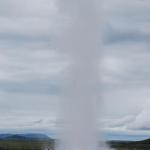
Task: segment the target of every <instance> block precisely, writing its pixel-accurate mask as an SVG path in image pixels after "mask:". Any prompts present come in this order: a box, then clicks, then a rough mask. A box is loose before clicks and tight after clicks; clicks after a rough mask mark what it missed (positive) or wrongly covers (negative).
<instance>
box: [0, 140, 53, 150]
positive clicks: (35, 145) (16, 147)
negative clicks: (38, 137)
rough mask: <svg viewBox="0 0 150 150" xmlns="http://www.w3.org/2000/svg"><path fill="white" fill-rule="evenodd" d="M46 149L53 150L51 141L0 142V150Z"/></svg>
mask: <svg viewBox="0 0 150 150" xmlns="http://www.w3.org/2000/svg"><path fill="white" fill-rule="evenodd" d="M46 147H49V148H50V149H53V147H54V145H53V142H52V141H21V140H19V141H17V140H13V141H12V140H11V141H10V140H1V141H0V150H44V149H45V148H46Z"/></svg>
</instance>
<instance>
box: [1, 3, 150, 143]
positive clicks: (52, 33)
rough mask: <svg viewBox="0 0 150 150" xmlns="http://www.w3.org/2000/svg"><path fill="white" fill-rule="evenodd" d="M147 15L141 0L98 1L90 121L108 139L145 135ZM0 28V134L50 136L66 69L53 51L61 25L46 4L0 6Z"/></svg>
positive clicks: (54, 8)
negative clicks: (97, 96)
mask: <svg viewBox="0 0 150 150" xmlns="http://www.w3.org/2000/svg"><path fill="white" fill-rule="evenodd" d="M149 7H150V2H149V1H146V0H132V1H130V0H126V1H124V0H105V1H104V2H103V3H102V7H100V8H103V10H102V11H101V12H102V15H101V16H100V18H97V19H99V21H101V24H102V26H101V27H100V30H101V35H102V36H101V37H100V42H101V41H102V42H101V43H102V46H101V47H100V48H99V49H100V51H101V56H100V61H99V62H100V64H99V71H100V83H99V91H100V93H101V100H102V102H101V103H100V104H99V108H98V112H97V113H98V116H99V117H98V122H99V124H101V127H102V128H103V129H104V133H105V137H106V138H108V139H122V140H124V139H131V140H139V139H144V138H148V137H149V135H150V118H149V116H150V100H149V99H150V92H149V89H150V80H149V76H150V71H149V65H150V50H149V48H150V45H149V42H150V31H149V25H150V23H149V20H150V17H149V13H150V9H149ZM0 22H1V23H0V132H1V133H8V132H11V133H24V132H35V133H36V132H38V133H46V134H48V135H50V136H53V135H54V133H55V132H56V131H57V129H58V127H59V125H60V122H59V119H58V118H59V112H60V101H61V94H62V93H61V91H62V83H63V79H64V74H65V72H66V70H67V67H68V65H69V62H70V60H69V58H68V57H67V55H66V54H65V53H63V52H62V51H58V50H57V48H56V43H57V36H58V35H59V34H60V33H61V32H62V31H63V29H64V28H65V24H66V22H67V21H66V18H65V16H63V15H62V14H61V12H60V10H59V9H58V5H57V2H56V1H54V0H1V1H0ZM101 28H102V29H101ZM100 118H101V119H100ZM99 126H100V125H99Z"/></svg>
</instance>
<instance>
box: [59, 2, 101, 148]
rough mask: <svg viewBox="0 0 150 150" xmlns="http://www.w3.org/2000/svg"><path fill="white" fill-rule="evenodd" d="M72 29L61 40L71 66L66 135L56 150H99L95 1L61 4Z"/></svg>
mask: <svg viewBox="0 0 150 150" xmlns="http://www.w3.org/2000/svg"><path fill="white" fill-rule="evenodd" d="M59 4H60V7H61V10H62V12H63V13H64V14H65V15H66V16H67V17H68V18H69V26H68V27H67V29H66V30H65V32H64V33H63V34H62V36H61V44H60V45H61V47H60V49H61V50H63V51H65V52H67V53H68V54H69V56H70V58H71V65H70V68H69V71H68V72H67V76H66V80H65V81H66V83H65V87H64V93H65V96H64V99H63V103H62V105H63V112H62V114H63V116H62V121H63V124H62V126H63V132H62V135H61V139H60V143H59V146H58V147H57V149H59V150H97V149H98V138H97V130H96V103H97V100H98V99H99V93H98V88H99V69H98V67H99V65H98V64H99V62H98V61H99V57H100V53H99V51H100V50H99V48H98V47H99V46H98V45H99V43H100V40H99V39H100V37H99V31H100V24H99V22H100V20H99V18H100V17H98V13H97V1H96V0H60V1H59Z"/></svg>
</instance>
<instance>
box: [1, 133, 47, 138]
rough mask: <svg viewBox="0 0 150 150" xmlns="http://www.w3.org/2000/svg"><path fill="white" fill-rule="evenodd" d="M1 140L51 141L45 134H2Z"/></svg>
mask: <svg viewBox="0 0 150 150" xmlns="http://www.w3.org/2000/svg"><path fill="white" fill-rule="evenodd" d="M0 140H50V138H49V137H48V136H47V135H45V134H33V133H30V134H0Z"/></svg>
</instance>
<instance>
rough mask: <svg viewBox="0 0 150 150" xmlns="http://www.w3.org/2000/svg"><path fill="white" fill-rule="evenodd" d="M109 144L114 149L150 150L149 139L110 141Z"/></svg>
mask: <svg viewBox="0 0 150 150" xmlns="http://www.w3.org/2000/svg"><path fill="white" fill-rule="evenodd" d="M108 143H109V145H110V146H111V147H112V148H114V149H116V150H150V139H147V140H143V141H135V142H131V141H110V142H108Z"/></svg>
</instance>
